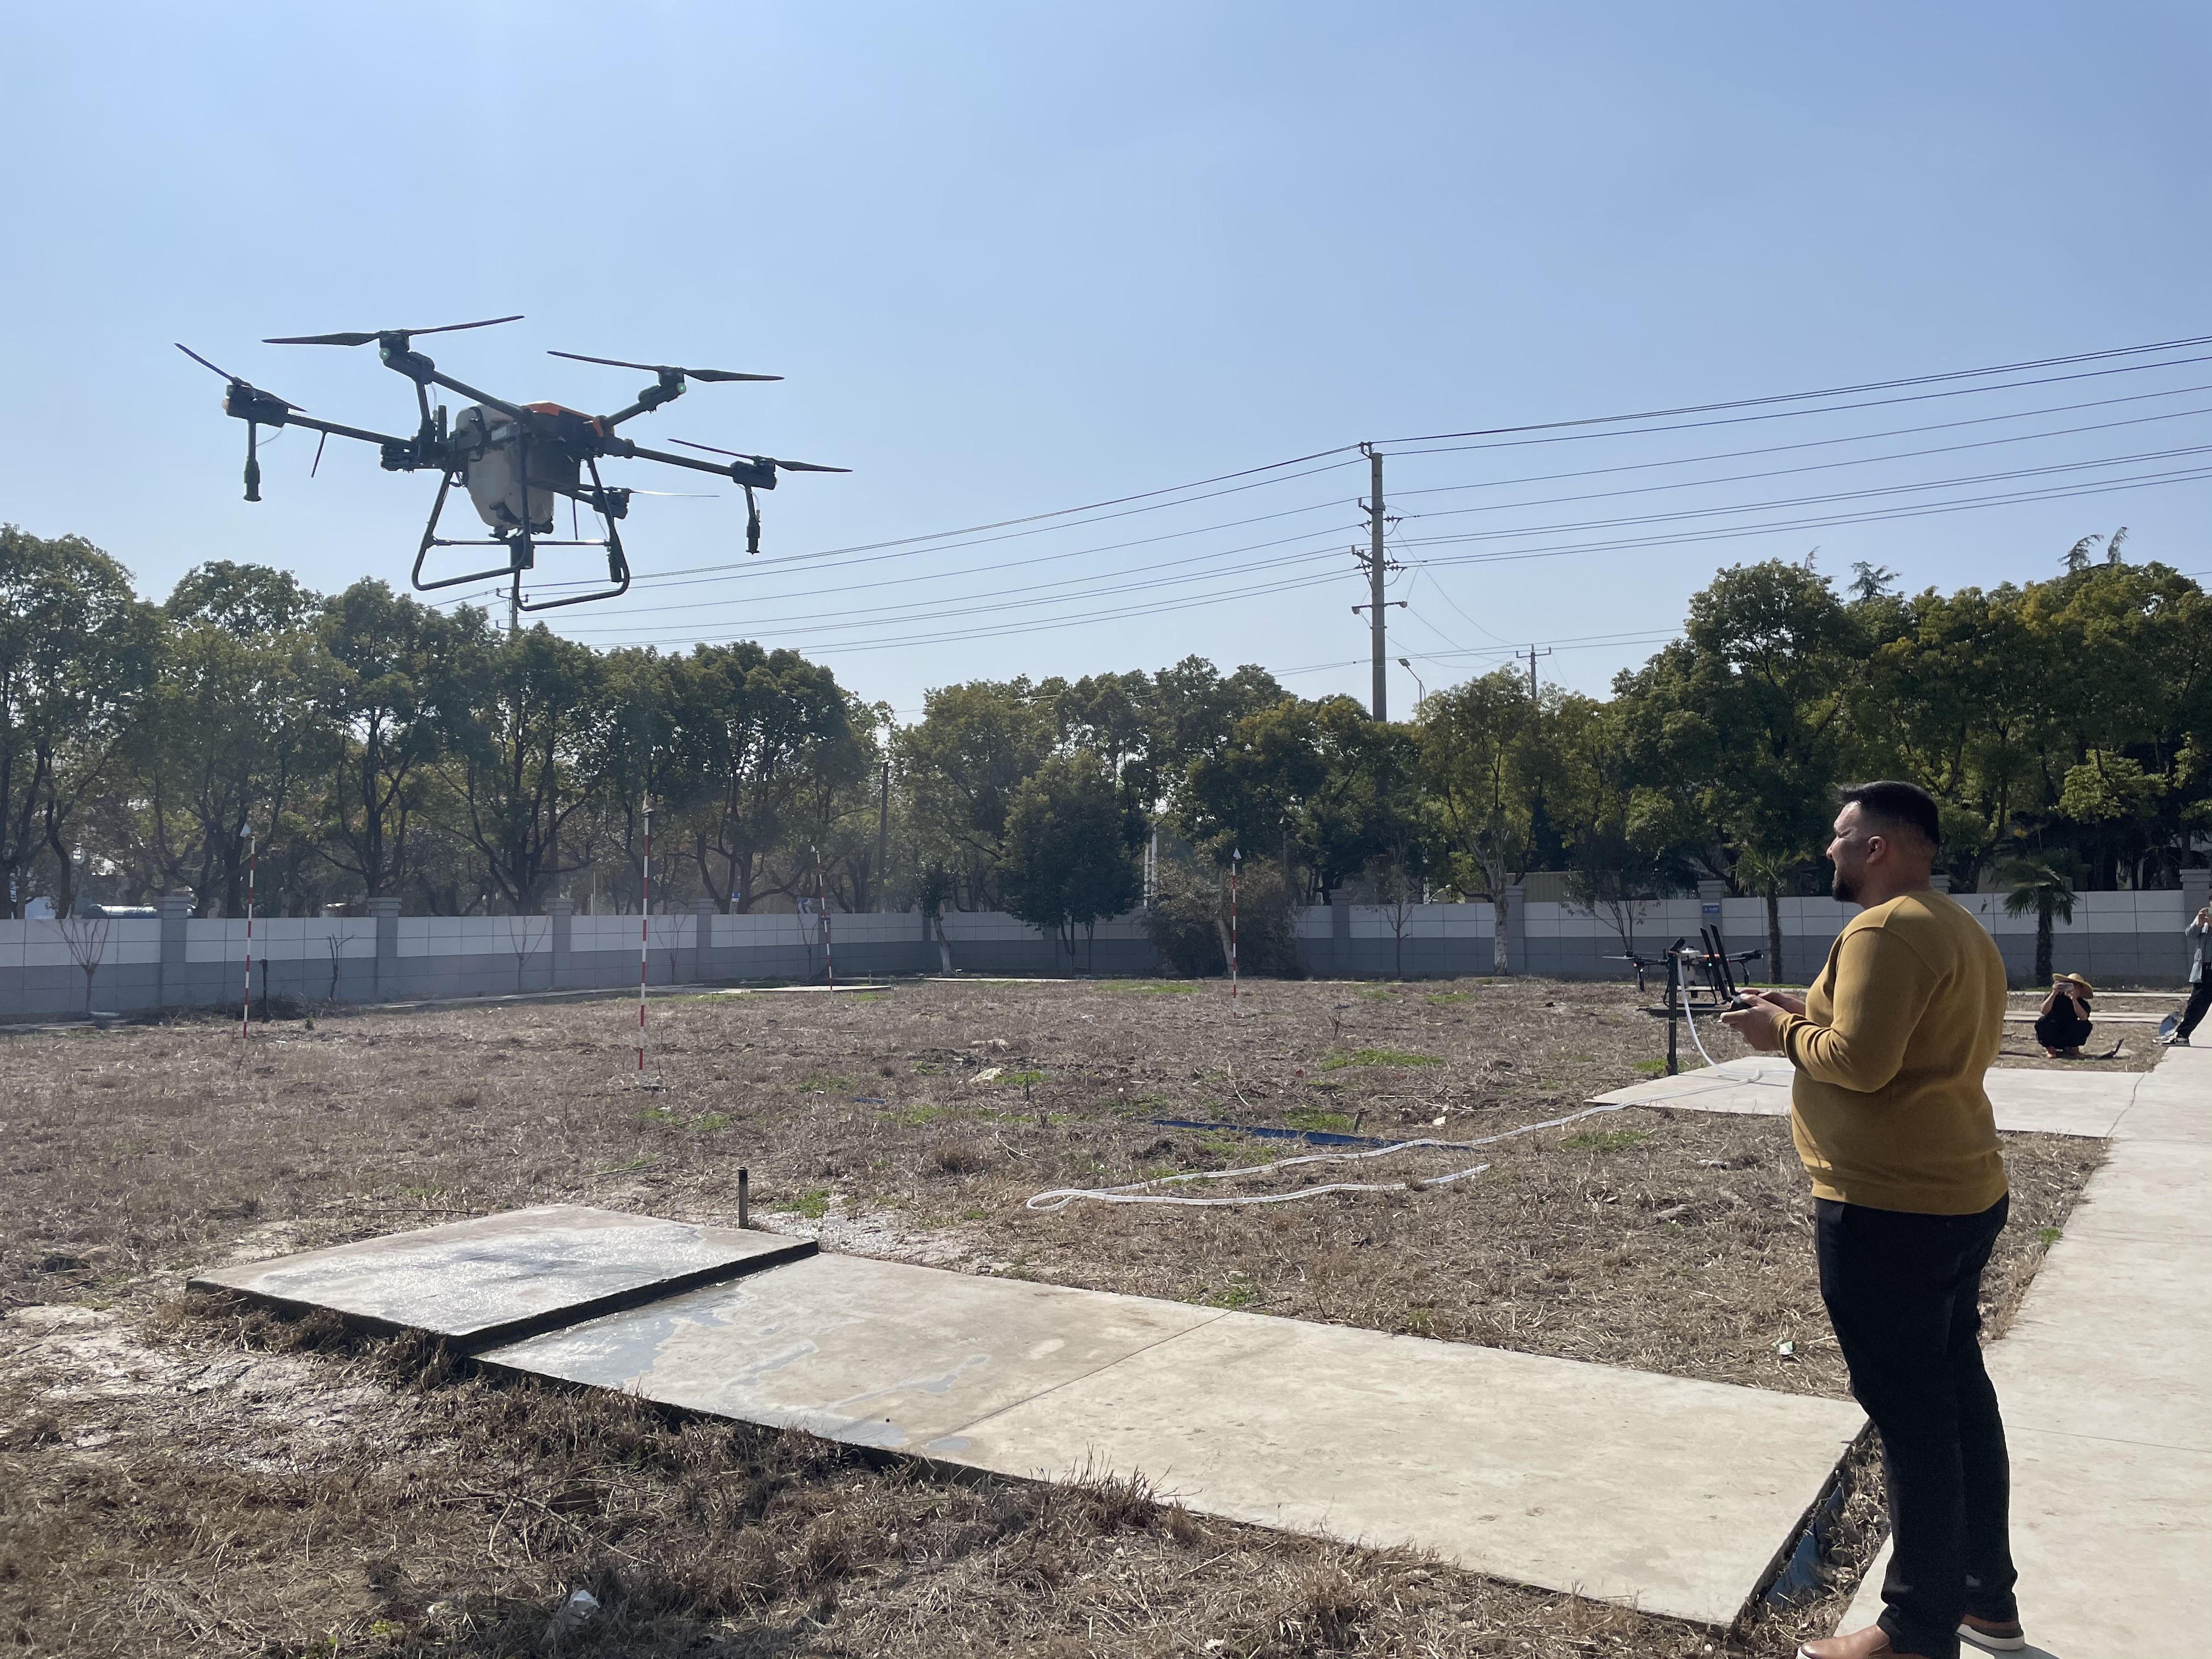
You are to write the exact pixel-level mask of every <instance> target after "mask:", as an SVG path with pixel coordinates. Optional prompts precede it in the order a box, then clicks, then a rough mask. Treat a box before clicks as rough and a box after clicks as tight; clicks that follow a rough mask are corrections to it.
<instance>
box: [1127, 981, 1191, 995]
mask: <svg viewBox="0 0 2212 1659" xmlns="http://www.w3.org/2000/svg"><path fill="white" fill-rule="evenodd" d="M1113 988H1114V989H1115V990H1116V991H1126V992H1127V993H1128V994H1130V995H1132V996H1139V997H1194V996H1196V995H1197V994H1199V993H1200V991H1201V990H1203V989H1205V988H1206V987H1203V986H1200V985H1191V984H1188V983H1185V982H1184V981H1180V980H1155V981H1148V982H1146V983H1145V984H1142V985H1123V984H1121V983H1119V982H1115V984H1114V986H1113Z"/></svg>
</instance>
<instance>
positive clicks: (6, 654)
mask: <svg viewBox="0 0 2212 1659" xmlns="http://www.w3.org/2000/svg"><path fill="white" fill-rule="evenodd" d="M156 629H157V623H156V621H155V617H154V616H153V614H152V612H151V611H149V608H148V607H147V606H146V605H143V604H141V603H140V602H139V601H138V600H137V599H136V598H135V597H134V596H133V595H132V593H131V578H130V575H129V574H128V573H127V572H125V570H124V568H123V567H122V566H121V565H119V564H118V563H117V562H115V561H114V560H113V559H112V558H110V557H108V556H107V555H106V554H105V553H103V552H101V551H100V550H99V549H98V548H96V547H94V545H93V544H91V543H90V542H88V541H86V540H85V539H84V538H82V537H79V536H61V537H57V538H54V539H52V540H50V541H49V540H42V539H40V538H38V537H36V536H32V535H28V534H26V533H25V532H22V531H21V530H19V529H17V528H16V527H15V526H14V525H0V904H4V906H5V914H6V915H9V916H11V917H19V916H21V915H22V914H23V906H24V904H25V903H26V902H27V901H28V900H29V899H30V898H31V897H32V896H33V893H34V891H35V890H36V889H37V888H38V887H39V886H40V882H39V879H38V872H37V870H36V869H35V867H34V866H35V864H36V862H37V861H38V860H40V859H41V858H42V857H43V859H44V860H45V862H46V868H47V870H48V871H49V872H51V874H50V878H49V881H48V883H47V884H46V885H47V890H49V891H50V892H51V893H52V896H53V899H54V913H55V915H63V916H65V915H68V914H69V913H70V910H71V908H73V906H74V904H75V902H76V864H75V861H74V860H73V858H72V856H71V854H72V853H73V852H74V851H75V847H74V840H75V836H76V826H77V823H78V821H79V817H80V814H81V812H82V809H83V808H85V807H86V805H88V802H90V801H91V800H92V799H94V797H95V795H96V793H98V792H99V791H100V789H101V788H102V787H104V785H105V784H106V781H107V776H106V775H107V772H108V769H109V766H110V763H111V762H112V761H113V760H114V759H115V758H116V757H117V756H118V750H120V748H121V746H122V745H123V744H124V743H125V740H126V739H127V738H128V737H129V736H130V734H131V731H132V729H133V726H134V724H135V722H136V721H137V718H138V715H139V711H140V708H141V707H142V705H143V700H144V698H145V696H146V695H147V692H148V689H149V685H150V684H151V682H152V679H153V673H154V648H155V637H156Z"/></svg>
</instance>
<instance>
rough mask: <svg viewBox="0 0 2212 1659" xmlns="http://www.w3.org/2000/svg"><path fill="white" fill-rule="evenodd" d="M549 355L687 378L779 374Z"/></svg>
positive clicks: (768, 377) (574, 353) (766, 377)
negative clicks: (739, 372) (745, 372)
mask: <svg viewBox="0 0 2212 1659" xmlns="http://www.w3.org/2000/svg"><path fill="white" fill-rule="evenodd" d="M545 355H546V356H549V357H566V358H568V361H569V362H576V363H604V364H605V365H606V367H607V368H641V369H643V370H644V371H645V372H646V373H647V374H681V375H683V376H684V379H686V380H781V379H782V378H783V376H782V375H781V374H738V372H737V371H736V370H735V369H729V368H680V367H678V365H676V364H674V363H633V362H629V361H628V360H627V359H625V358H622V357H586V356H584V354H583V353H581V352H580V351H549V352H547V353H546V354H545Z"/></svg>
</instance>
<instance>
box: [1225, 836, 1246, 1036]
mask: <svg viewBox="0 0 2212 1659" xmlns="http://www.w3.org/2000/svg"><path fill="white" fill-rule="evenodd" d="M1243 856H1244V849H1243V848H1241V847H1232V848H1230V850H1229V1003H1230V1006H1231V1009H1232V1010H1233V1009H1234V1008H1235V1006H1236V1004H1237V865H1238V863H1239V862H1240V861H1241V860H1243Z"/></svg>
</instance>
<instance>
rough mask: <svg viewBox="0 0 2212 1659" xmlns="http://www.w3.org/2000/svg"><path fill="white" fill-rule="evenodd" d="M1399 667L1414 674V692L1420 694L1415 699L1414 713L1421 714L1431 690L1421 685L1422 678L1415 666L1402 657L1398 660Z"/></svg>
mask: <svg viewBox="0 0 2212 1659" xmlns="http://www.w3.org/2000/svg"><path fill="white" fill-rule="evenodd" d="M1398 666H1399V667H1401V668H1402V669H1404V670H1405V671H1407V673H1408V674H1412V675H1413V690H1414V691H1415V692H1416V693H1417V694H1418V695H1417V696H1415V697H1414V698H1413V712H1414V713H1416V714H1419V712H1420V708H1421V705H1422V704H1423V703H1425V702H1427V701H1428V700H1429V689H1428V687H1426V686H1425V685H1423V684H1421V677H1420V675H1419V672H1417V671H1415V669H1414V667H1413V664H1412V663H1410V662H1408V661H1407V660H1406V659H1405V658H1403V657H1401V658H1399V659H1398Z"/></svg>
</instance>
